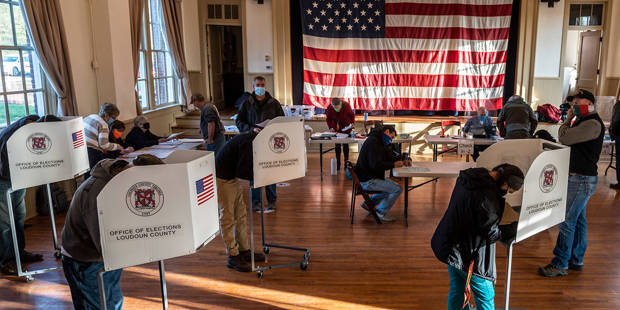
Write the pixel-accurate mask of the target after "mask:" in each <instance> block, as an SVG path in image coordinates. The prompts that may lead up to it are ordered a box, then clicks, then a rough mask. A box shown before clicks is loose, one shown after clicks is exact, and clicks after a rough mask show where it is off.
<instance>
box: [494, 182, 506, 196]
mask: <svg viewBox="0 0 620 310" xmlns="http://www.w3.org/2000/svg"><path fill="white" fill-rule="evenodd" d="M504 183H506V182H505V181H500V180H497V181H496V182H495V186H497V193H498V194H499V195H500V196H502V197H504V196H506V194H508V189H505V190H504V189H502V186H503V185H504Z"/></svg>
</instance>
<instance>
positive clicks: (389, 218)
mask: <svg viewBox="0 0 620 310" xmlns="http://www.w3.org/2000/svg"><path fill="white" fill-rule="evenodd" d="M377 216H378V217H379V219H380V220H381V221H382V222H394V221H396V218H395V217H393V216H389V215H387V214H381V213H379V212H377Z"/></svg>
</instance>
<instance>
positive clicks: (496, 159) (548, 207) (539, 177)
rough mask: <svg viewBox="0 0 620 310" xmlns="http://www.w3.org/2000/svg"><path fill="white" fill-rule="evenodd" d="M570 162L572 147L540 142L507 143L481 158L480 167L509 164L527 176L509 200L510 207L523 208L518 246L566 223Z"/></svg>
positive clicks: (518, 231)
mask: <svg viewBox="0 0 620 310" xmlns="http://www.w3.org/2000/svg"><path fill="white" fill-rule="evenodd" d="M569 161H570V148H569V147H567V146H564V145H561V144H556V143H552V142H547V141H544V140H540V139H524V140H505V141H501V142H498V143H495V144H493V145H491V146H490V147H489V148H488V149H486V150H485V151H484V152H482V153H481V154H480V157H479V158H478V161H477V165H478V167H485V168H487V169H489V170H490V169H493V168H494V167H496V166H497V165H500V164H503V163H508V164H512V165H515V166H517V167H519V168H520V169H521V170H522V171H523V173H524V174H525V180H524V183H523V187H522V188H521V190H519V191H518V192H515V193H513V194H508V195H507V196H506V201H507V203H508V204H509V205H511V206H513V207H516V206H520V207H521V210H520V212H519V224H518V228H517V236H516V240H515V242H520V241H521V240H524V239H526V238H529V237H531V236H533V235H535V234H537V233H539V232H541V231H543V230H546V229H548V228H550V227H552V226H555V225H557V224H559V223H561V222H563V221H564V217H565V210H566V194H567V188H568V168H569Z"/></svg>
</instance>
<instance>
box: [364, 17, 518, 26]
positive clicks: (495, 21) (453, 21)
mask: <svg viewBox="0 0 620 310" xmlns="http://www.w3.org/2000/svg"><path fill="white" fill-rule="evenodd" d="M411 19H412V17H411V15H387V16H385V26H386V27H411V26H416V27H428V28H437V27H446V28H451V27H460V28H475V29H495V28H510V20H509V19H507V18H505V17H504V16H495V17H480V16H463V15H435V16H432V15H431V16H422V15H421V16H416V17H415V24H412V23H411ZM369 26H372V24H370V25H369Z"/></svg>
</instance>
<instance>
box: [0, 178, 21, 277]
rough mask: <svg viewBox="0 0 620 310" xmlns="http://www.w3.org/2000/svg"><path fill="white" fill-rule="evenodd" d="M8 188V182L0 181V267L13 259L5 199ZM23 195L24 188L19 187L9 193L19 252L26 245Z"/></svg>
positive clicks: (11, 236)
mask: <svg viewBox="0 0 620 310" xmlns="http://www.w3.org/2000/svg"><path fill="white" fill-rule="evenodd" d="M10 188H11V183H10V182H7V181H0V267H1V266H4V265H5V264H7V263H9V262H12V261H14V260H15V249H14V248H13V235H12V234H11V221H9V206H8V203H7V200H6V193H7V192H8V190H9V189H10ZM25 195H26V190H25V189H19V190H16V191H14V192H13V193H11V204H12V206H13V215H14V216H15V230H16V232H17V243H18V247H19V251H20V252H23V251H24V248H25V246H26V238H25V236H24V219H25V218H26V204H25V203H24V196H25Z"/></svg>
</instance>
